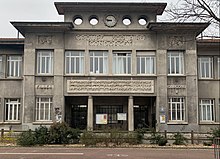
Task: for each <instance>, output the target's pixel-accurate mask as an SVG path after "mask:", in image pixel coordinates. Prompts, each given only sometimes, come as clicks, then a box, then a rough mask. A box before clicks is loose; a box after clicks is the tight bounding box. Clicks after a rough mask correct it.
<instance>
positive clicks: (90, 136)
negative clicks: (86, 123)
mask: <svg viewBox="0 0 220 159" xmlns="http://www.w3.org/2000/svg"><path fill="white" fill-rule="evenodd" d="M97 141H98V142H101V141H102V136H100V137H97V136H96V135H95V134H94V133H93V132H91V131H84V132H83V133H82V135H81V137H80V142H81V143H82V144H85V146H94V145H96V143H97Z"/></svg>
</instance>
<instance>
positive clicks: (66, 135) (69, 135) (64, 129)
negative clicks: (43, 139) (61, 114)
mask: <svg viewBox="0 0 220 159" xmlns="http://www.w3.org/2000/svg"><path fill="white" fill-rule="evenodd" d="M79 136H80V132H79V131H78V130H73V129H72V128H70V127H69V126H68V125H67V124H66V123H64V122H63V123H54V124H53V125H51V126H50V128H49V142H50V143H51V144H69V143H71V142H76V141H79Z"/></svg>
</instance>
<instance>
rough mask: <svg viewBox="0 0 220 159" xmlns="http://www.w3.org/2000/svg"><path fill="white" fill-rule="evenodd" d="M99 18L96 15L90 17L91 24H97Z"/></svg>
mask: <svg viewBox="0 0 220 159" xmlns="http://www.w3.org/2000/svg"><path fill="white" fill-rule="evenodd" d="M98 22H99V21H98V18H96V17H91V18H90V20H89V23H90V24H91V25H96V24H98Z"/></svg>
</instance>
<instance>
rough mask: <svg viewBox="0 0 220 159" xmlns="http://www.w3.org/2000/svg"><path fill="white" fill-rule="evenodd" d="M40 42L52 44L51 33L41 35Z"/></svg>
mask: <svg viewBox="0 0 220 159" xmlns="http://www.w3.org/2000/svg"><path fill="white" fill-rule="evenodd" d="M38 44H41V45H47V44H49V45H50V44H52V36H51V35H39V36H38Z"/></svg>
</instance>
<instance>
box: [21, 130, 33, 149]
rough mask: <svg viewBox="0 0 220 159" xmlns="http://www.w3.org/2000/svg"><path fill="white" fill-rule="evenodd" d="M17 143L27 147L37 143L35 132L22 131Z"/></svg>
mask: <svg viewBox="0 0 220 159" xmlns="http://www.w3.org/2000/svg"><path fill="white" fill-rule="evenodd" d="M17 144H18V145H20V146H25V147H29V146H34V145H36V137H35V134H34V133H33V132H32V131H31V130H29V131H24V132H22V133H21V134H20V135H19V137H18V139H17Z"/></svg>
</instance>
